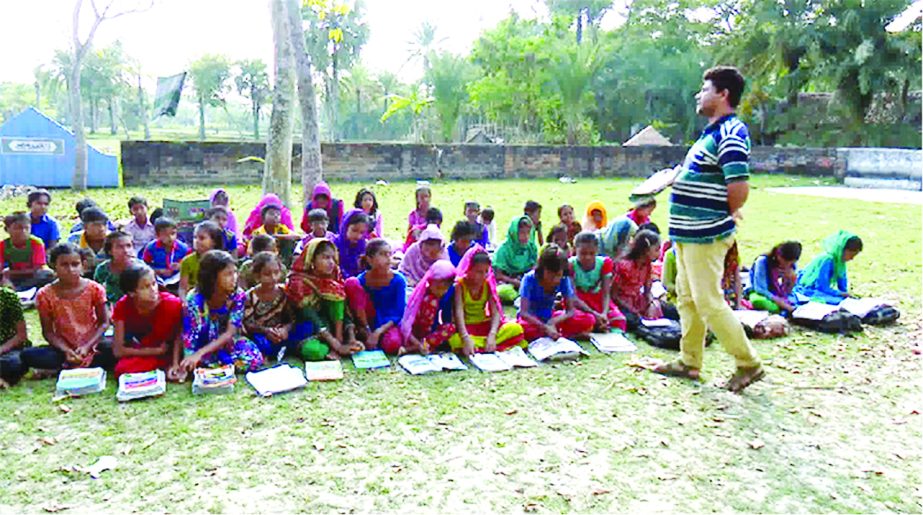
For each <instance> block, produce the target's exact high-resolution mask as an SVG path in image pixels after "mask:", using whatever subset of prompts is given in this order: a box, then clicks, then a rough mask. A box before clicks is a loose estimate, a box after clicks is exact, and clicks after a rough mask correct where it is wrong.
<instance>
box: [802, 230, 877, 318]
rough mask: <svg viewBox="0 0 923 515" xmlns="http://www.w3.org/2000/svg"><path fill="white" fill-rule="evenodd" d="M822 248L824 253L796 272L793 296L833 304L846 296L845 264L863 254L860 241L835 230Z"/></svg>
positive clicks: (847, 233) (845, 232) (849, 234)
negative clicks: (794, 294) (797, 295)
mask: <svg viewBox="0 0 923 515" xmlns="http://www.w3.org/2000/svg"><path fill="white" fill-rule="evenodd" d="M822 246H823V252H822V253H821V254H820V255H819V256H817V257H816V258H814V260H813V261H811V262H810V263H808V266H806V267H805V268H804V270H802V271H801V272H799V273H798V283H797V284H796V286H795V293H797V294H799V295H803V296H805V297H807V298H809V299H811V300H813V301H816V302H822V303H824V304H833V305H836V304H839V303H840V302H842V301H843V299H846V298H848V297H849V279H848V277H847V275H846V263H849V262H850V261H852V260H853V259H854V258H855V257H856V256H857V255H859V253H860V252H862V239H861V238H859V237H858V236H856V235H855V234H853V233H851V232H849V231H838V232H836V233H835V234H833V235H832V236H829V237H828V238H827V239H825V240H824V241H823V243H822Z"/></svg>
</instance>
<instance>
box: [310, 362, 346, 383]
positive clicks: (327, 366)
mask: <svg viewBox="0 0 923 515" xmlns="http://www.w3.org/2000/svg"><path fill="white" fill-rule="evenodd" d="M304 375H305V376H306V377H307V378H308V381H336V380H338V379H343V364H342V363H340V361H339V360H337V361H305V363H304Z"/></svg>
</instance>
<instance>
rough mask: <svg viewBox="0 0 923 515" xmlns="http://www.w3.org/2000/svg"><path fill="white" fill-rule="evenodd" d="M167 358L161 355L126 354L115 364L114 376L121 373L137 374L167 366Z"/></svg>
mask: <svg viewBox="0 0 923 515" xmlns="http://www.w3.org/2000/svg"><path fill="white" fill-rule="evenodd" d="M167 365H168V363H167V360H166V359H165V358H164V357H162V356H128V357H125V358H121V359H119V360H118V362H117V363H116V364H115V377H119V376H120V375H122V374H137V373H140V372H150V371H151V370H157V369H161V370H162V369H165V368H167Z"/></svg>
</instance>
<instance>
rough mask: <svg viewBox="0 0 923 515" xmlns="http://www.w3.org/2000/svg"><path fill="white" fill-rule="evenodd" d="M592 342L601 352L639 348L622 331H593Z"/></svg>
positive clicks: (626, 350)
mask: <svg viewBox="0 0 923 515" xmlns="http://www.w3.org/2000/svg"><path fill="white" fill-rule="evenodd" d="M590 343H592V344H593V345H594V346H595V347H596V349H597V350H598V351H599V352H635V351H636V350H638V348H637V347H636V346H635V344H634V343H632V341H631V340H629V339H628V338H626V337H625V333H623V332H621V331H613V332H611V333H591V334H590Z"/></svg>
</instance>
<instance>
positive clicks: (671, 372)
mask: <svg viewBox="0 0 923 515" xmlns="http://www.w3.org/2000/svg"><path fill="white" fill-rule="evenodd" d="M651 371H652V372H654V373H655V374H660V375H665V376H670V377H683V378H686V379H692V380H693V381H698V380H699V369H697V368H692V367H690V366H687V365H686V364H685V363H683V362H682V361H679V360H677V361H671V362H669V363H661V364H660V365H657V366H656V367H654V368H652V369H651Z"/></svg>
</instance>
